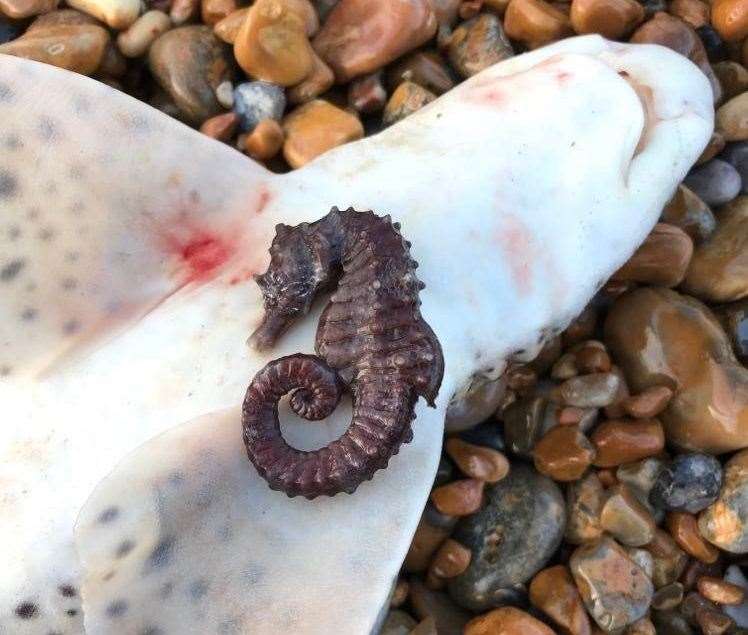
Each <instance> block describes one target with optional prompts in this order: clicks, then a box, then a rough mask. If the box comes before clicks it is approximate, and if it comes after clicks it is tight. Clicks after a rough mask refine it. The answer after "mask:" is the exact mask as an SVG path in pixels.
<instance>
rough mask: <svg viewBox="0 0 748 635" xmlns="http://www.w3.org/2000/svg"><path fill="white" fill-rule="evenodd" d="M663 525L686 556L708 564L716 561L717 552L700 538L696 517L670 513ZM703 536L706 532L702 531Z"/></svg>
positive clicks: (682, 513) (681, 513)
mask: <svg viewBox="0 0 748 635" xmlns="http://www.w3.org/2000/svg"><path fill="white" fill-rule="evenodd" d="M665 524H666V526H667V528H668V531H669V532H670V535H671V536H672V537H673V539H674V540H675V542H677V543H678V545H679V546H680V547H681V549H683V551H685V552H686V553H687V554H688V555H690V556H692V557H693V558H696V559H697V560H701V561H702V562H705V563H707V564H710V563H712V562H714V561H716V560H717V558H718V557H719V552H718V551H717V549H715V548H714V547H713V546H712V545H710V544H709V543H708V542H706V541H705V540H704V538H702V534H701V533H699V526H698V524H697V522H696V517H695V516H692V515H691V514H686V513H685V512H670V513H669V514H668V515H667V518H666V519H665ZM702 533H703V534H704V535H708V533H707V532H704V531H702Z"/></svg>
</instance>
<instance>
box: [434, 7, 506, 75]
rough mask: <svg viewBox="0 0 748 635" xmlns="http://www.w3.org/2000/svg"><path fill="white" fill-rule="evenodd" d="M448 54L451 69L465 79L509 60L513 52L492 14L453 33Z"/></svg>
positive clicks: (478, 17) (462, 25)
mask: <svg viewBox="0 0 748 635" xmlns="http://www.w3.org/2000/svg"><path fill="white" fill-rule="evenodd" d="M447 54H448V57H449V62H450V63H451V64H452V67H453V68H454V69H455V70H456V71H457V72H458V73H459V74H460V75H461V76H462V77H465V78H467V77H471V76H473V75H475V74H476V73H480V71H482V70H483V69H485V68H488V67H489V66H493V65H494V64H497V63H498V62H502V61H503V60H505V59H509V58H510V57H512V56H513V55H514V51H513V50H512V45H511V44H510V43H509V39H508V38H507V36H506V35H505V34H504V29H503V28H502V26H501V20H500V19H499V18H498V17H497V16H495V15H493V14H490V13H484V14H481V15H479V16H477V17H475V18H473V19H471V20H468V21H467V22H464V23H462V24H461V25H460V26H458V27H457V28H456V29H455V31H454V33H453V34H452V37H451V39H450V41H449V46H448V48H447Z"/></svg>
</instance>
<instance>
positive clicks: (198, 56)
mask: <svg viewBox="0 0 748 635" xmlns="http://www.w3.org/2000/svg"><path fill="white" fill-rule="evenodd" d="M148 62H149V65H150V68H151V72H152V73H153V75H154V77H155V78H156V80H157V81H158V83H159V84H160V85H161V87H162V88H163V89H164V90H165V91H166V92H167V93H168V94H169V96H170V97H171V98H172V99H173V100H174V103H175V104H176V105H177V107H178V108H179V110H180V111H181V112H182V113H183V114H184V116H185V117H186V118H187V119H188V120H190V121H191V122H193V123H196V124H200V123H202V122H203V121H205V120H206V119H208V118H210V117H212V116H213V115H217V114H219V113H221V112H223V108H222V107H221V104H219V103H218V100H217V99H216V94H215V91H216V88H217V87H218V86H219V85H220V84H221V83H222V82H224V81H226V80H231V79H232V71H231V68H232V66H231V60H230V59H229V56H228V54H227V51H226V49H225V47H224V45H223V43H222V42H221V41H220V40H219V39H218V38H217V37H216V36H215V35H214V34H213V31H212V29H211V28H210V27H207V26H183V27H179V28H177V29H173V30H171V31H167V32H166V33H164V34H163V35H162V36H161V37H159V38H158V39H157V40H156V41H155V42H154V43H153V44H152V45H151V48H150V51H149V52H148Z"/></svg>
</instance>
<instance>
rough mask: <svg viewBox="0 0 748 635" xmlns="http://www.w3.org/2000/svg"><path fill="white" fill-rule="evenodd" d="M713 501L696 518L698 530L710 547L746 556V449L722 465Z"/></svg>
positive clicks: (747, 503)
mask: <svg viewBox="0 0 748 635" xmlns="http://www.w3.org/2000/svg"><path fill="white" fill-rule="evenodd" d="M722 483H723V484H722V490H721V491H720V493H719V497H718V498H717V500H716V501H715V502H714V503H713V504H712V505H710V506H709V507H707V508H706V509H705V510H704V511H703V512H702V513H701V515H700V516H699V530H700V531H701V535H702V536H704V538H706V539H707V540H708V541H709V542H711V543H712V544H713V545H716V546H717V547H719V548H720V549H724V550H725V551H729V552H730V553H748V450H743V451H742V452H738V453H737V454H735V455H734V456H733V457H732V458H731V459H730V460H729V461H728V462H727V463H726V464H725V469H724V477H723V481H722Z"/></svg>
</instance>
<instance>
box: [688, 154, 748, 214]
mask: <svg viewBox="0 0 748 635" xmlns="http://www.w3.org/2000/svg"><path fill="white" fill-rule="evenodd" d="M683 182H684V184H685V185H686V186H687V187H689V188H690V189H691V190H693V192H694V194H696V196H698V197H699V198H700V199H701V200H703V201H704V202H705V203H706V204H707V205H724V204H725V203H728V202H730V201H731V200H732V199H734V198H735V197H736V196H737V195H738V194H739V193H740V188H741V187H742V181H741V179H740V174H738V171H737V170H736V169H735V168H734V167H732V166H731V165H730V164H729V163H727V162H726V161H722V160H721V159H712V160H711V161H709V162H707V163H705V164H704V165H700V166H698V167H697V168H694V169H693V170H691V172H690V173H689V174H688V176H686V178H685V180H684V181H683Z"/></svg>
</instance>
